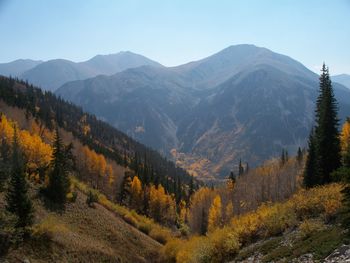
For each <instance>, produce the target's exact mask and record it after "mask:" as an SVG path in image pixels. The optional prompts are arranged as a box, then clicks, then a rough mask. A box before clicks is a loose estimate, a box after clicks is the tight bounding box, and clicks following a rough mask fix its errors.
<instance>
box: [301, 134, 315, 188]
mask: <svg viewBox="0 0 350 263" xmlns="http://www.w3.org/2000/svg"><path fill="white" fill-rule="evenodd" d="M315 148H316V138H315V133H314V130H313V129H312V130H311V133H310V136H309V142H308V149H309V150H308V151H309V154H308V156H307V159H306V164H305V171H304V182H303V183H304V186H305V187H308V188H309V187H312V186H314V185H315V182H316V181H317V180H316V149H315Z"/></svg>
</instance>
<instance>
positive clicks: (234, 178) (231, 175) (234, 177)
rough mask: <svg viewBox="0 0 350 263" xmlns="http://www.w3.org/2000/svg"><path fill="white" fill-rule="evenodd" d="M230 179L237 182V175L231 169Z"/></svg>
mask: <svg viewBox="0 0 350 263" xmlns="http://www.w3.org/2000/svg"><path fill="white" fill-rule="evenodd" d="M247 167H248V166H247ZM228 179H229V180H230V181H231V182H232V183H233V184H234V183H235V182H236V175H235V174H234V173H233V172H232V171H231V172H230V175H229V177H228Z"/></svg>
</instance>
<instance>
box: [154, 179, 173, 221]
mask: <svg viewBox="0 0 350 263" xmlns="http://www.w3.org/2000/svg"><path fill="white" fill-rule="evenodd" d="M149 191H150V193H149V215H150V216H151V217H152V218H153V219H154V220H155V221H157V222H159V223H165V224H169V225H171V224H173V223H175V221H176V202H175V199H174V197H173V196H171V195H168V194H166V193H165V189H164V187H163V186H162V185H160V184H159V185H158V186H157V187H156V186H154V185H151V187H150V190H149Z"/></svg>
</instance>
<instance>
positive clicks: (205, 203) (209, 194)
mask: <svg viewBox="0 0 350 263" xmlns="http://www.w3.org/2000/svg"><path fill="white" fill-rule="evenodd" d="M215 196H216V193H215V191H213V190H211V189H210V188H208V187H202V188H199V190H198V191H196V192H195V193H194V194H193V195H192V197H191V206H190V207H189V211H188V221H189V222H188V223H189V226H190V228H191V230H192V231H193V232H194V233H199V234H205V233H206V230H207V225H208V214H209V209H210V206H211V204H212V202H213V200H214V198H215ZM204 230H205V231H204Z"/></svg>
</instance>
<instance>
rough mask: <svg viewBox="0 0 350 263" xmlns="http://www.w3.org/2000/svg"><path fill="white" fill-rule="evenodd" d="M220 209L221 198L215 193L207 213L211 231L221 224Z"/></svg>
mask: <svg viewBox="0 0 350 263" xmlns="http://www.w3.org/2000/svg"><path fill="white" fill-rule="evenodd" d="M221 209H222V205H221V198H220V196H219V195H216V196H215V198H214V200H213V203H212V205H211V206H210V209H209V215H208V230H209V231H213V230H214V228H215V227H220V226H221V223H222V222H221V220H222V214H221Z"/></svg>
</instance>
